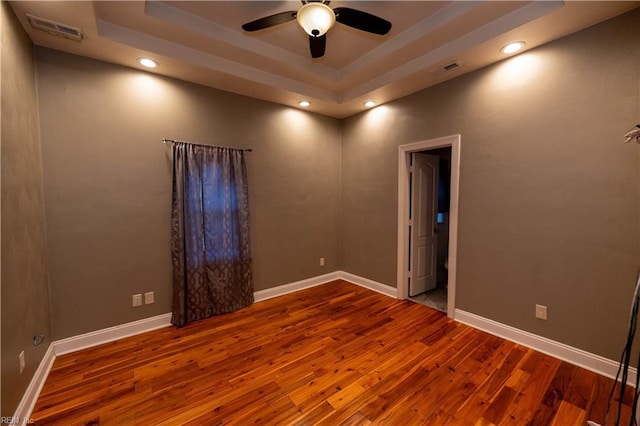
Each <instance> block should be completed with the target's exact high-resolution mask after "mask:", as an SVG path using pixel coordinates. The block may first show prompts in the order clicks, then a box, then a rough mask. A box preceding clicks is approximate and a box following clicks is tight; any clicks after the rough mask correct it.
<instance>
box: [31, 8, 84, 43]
mask: <svg viewBox="0 0 640 426" xmlns="http://www.w3.org/2000/svg"><path fill="white" fill-rule="evenodd" d="M26 15H27V18H28V19H29V24H30V25H31V26H32V27H33V28H34V29H36V30H40V31H45V32H48V33H49V34H53V35H57V36H58V37H64V38H68V39H71V40H76V41H80V40H82V30H81V29H80V28H76V27H72V26H71V25H66V24H61V23H59V22H55V21H51V20H49V19H44V18H39V17H37V16H34V15H31V14H29V13H27V14H26Z"/></svg>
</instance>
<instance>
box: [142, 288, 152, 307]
mask: <svg viewBox="0 0 640 426" xmlns="http://www.w3.org/2000/svg"><path fill="white" fill-rule="evenodd" d="M153 302H154V298H153V292H152V291H149V292H147V293H145V294H144V304H145V305H150V304H152V303H153Z"/></svg>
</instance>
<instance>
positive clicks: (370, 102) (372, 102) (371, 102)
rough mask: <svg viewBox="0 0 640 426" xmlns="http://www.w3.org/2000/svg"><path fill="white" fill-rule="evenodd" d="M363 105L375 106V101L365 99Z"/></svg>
mask: <svg viewBox="0 0 640 426" xmlns="http://www.w3.org/2000/svg"><path fill="white" fill-rule="evenodd" d="M363 105H364V106H366V107H367V108H371V107H374V106H376V103H375V102H374V101H367V102H365V103H364V104H363Z"/></svg>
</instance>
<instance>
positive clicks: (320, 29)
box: [296, 2, 336, 37]
mask: <svg viewBox="0 0 640 426" xmlns="http://www.w3.org/2000/svg"><path fill="white" fill-rule="evenodd" d="M296 20H297V21H298V25H300V26H301V27H302V29H304V30H305V32H306V33H307V34H309V35H310V36H312V37H320V36H321V35H323V34H326V32H327V31H329V29H330V28H331V27H332V26H333V24H335V23H336V14H335V13H334V12H333V10H332V9H331V8H330V7H329V6H327V5H325V4H322V3H315V2H314V3H307V4H305V5H304V6H302V7H301V8H300V9H299V10H298V14H297V16H296Z"/></svg>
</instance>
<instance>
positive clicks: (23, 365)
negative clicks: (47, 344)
mask: <svg viewBox="0 0 640 426" xmlns="http://www.w3.org/2000/svg"><path fill="white" fill-rule="evenodd" d="M18 360H19V361H20V374H22V373H23V372H24V369H25V367H26V365H27V363H26V361H25V359H24V351H22V352H20V355H18Z"/></svg>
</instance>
